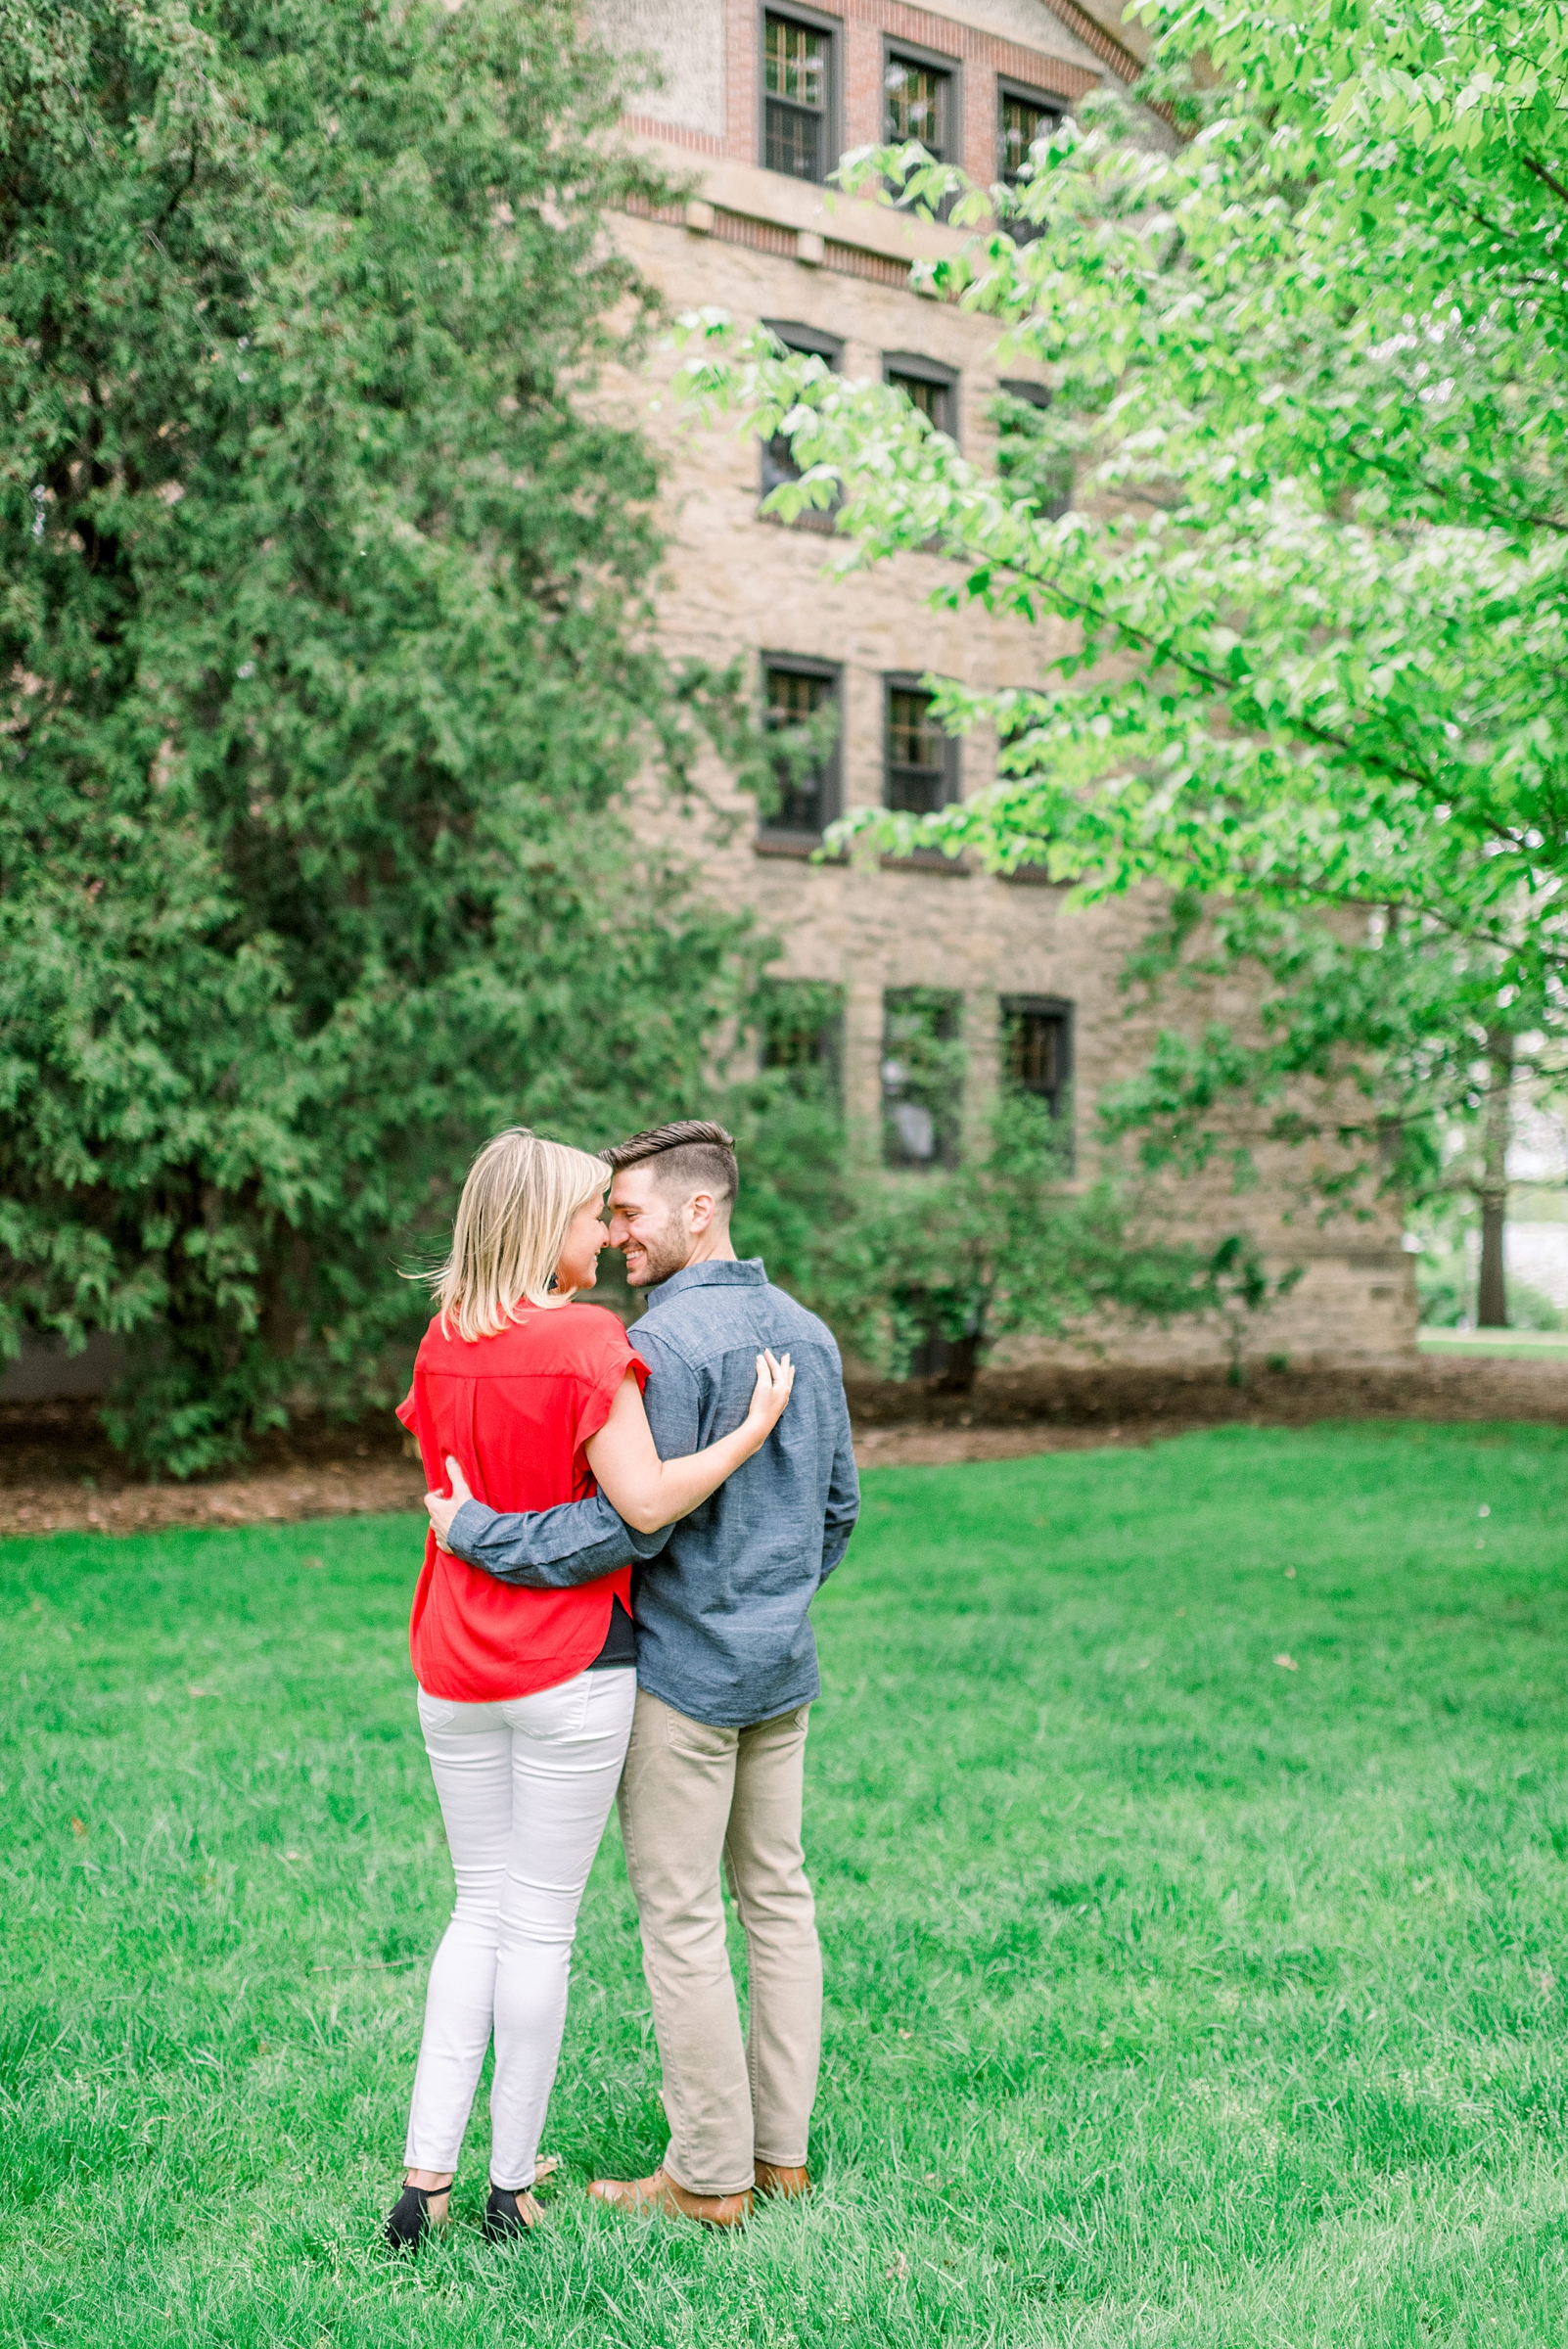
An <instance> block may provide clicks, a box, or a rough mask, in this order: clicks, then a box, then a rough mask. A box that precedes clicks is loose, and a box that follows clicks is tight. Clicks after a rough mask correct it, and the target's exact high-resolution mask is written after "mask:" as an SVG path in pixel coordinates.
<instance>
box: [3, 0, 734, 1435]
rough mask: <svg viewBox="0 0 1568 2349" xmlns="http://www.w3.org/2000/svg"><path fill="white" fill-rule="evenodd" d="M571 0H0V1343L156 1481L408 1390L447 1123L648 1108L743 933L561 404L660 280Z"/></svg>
mask: <svg viewBox="0 0 1568 2349" xmlns="http://www.w3.org/2000/svg"><path fill="white" fill-rule="evenodd" d="M618 104H619V92H618V88H617V84H616V80H615V76H614V73H613V71H612V70H611V69H610V66H609V64H608V61H607V60H606V59H605V58H604V56H603V55H602V54H601V53H599V52H598V51H597V50H596V49H595V48H594V47H593V46H592V44H591V43H589V42H587V41H585V40H584V39H583V38H582V37H581V35H580V34H579V31H578V29H577V25H576V12H575V11H574V10H573V9H572V8H571V7H570V6H568V5H566V4H565V0H530V4H529V5H528V6H527V7H524V6H521V5H518V4H517V0H466V4H465V5H464V6H463V7H462V8H461V9H459V10H457V11H455V12H453V13H449V12H448V11H447V10H446V9H444V8H442V7H439V6H436V7H431V6H426V5H423V4H422V0H396V4H395V5H393V4H392V0H215V4H214V5H212V6H209V7H204V8H202V9H200V10H198V9H194V8H192V7H190V6H188V5H185V4H183V0H145V4H138V5H132V4H131V0H69V5H67V4H66V0H41V4H39V0H26V4H25V5H23V0H0V137H3V141H4V171H3V174H0V381H3V398H4V416H5V424H4V429H3V433H0V510H3V515H4V527H5V530H6V534H7V549H8V552H7V562H6V577H5V583H4V587H3V589H0V674H3V675H4V678H5V680H6V681H5V685H4V689H3V690H4V694H5V703H6V707H5V716H4V726H3V731H0V1347H4V1348H5V1349H6V1350H8V1351H15V1348H16V1346H17V1344H18V1342H19V1338H20V1334H21V1332H22V1331H23V1330H24V1329H26V1328H29V1327H30V1328H33V1329H43V1330H59V1331H63V1332H65V1333H66V1334H67V1336H68V1337H69V1338H70V1339H71V1340H72V1341H75V1340H77V1339H79V1338H80V1336H81V1335H82V1333H83V1332H85V1331H86V1330H89V1329H92V1328H102V1329H108V1330H111V1331H115V1332H117V1333H119V1334H120V1335H121V1336H122V1337H123V1338H124V1339H125V1340H126V1342H127V1344H128V1346H129V1348H130V1359H131V1368H130V1372H129V1375H128V1377H127V1380H126V1383H125V1386H124V1389H123V1391H122V1393H121V1394H120V1395H119V1396H118V1397H117V1398H116V1399H115V1406H114V1412H113V1417H112V1424H113V1427H114V1429H115V1432H116V1433H117V1435H118V1436H119V1437H120V1438H121V1439H122V1440H123V1441H125V1442H126V1443H128V1444H130V1445H131V1446H133V1447H134V1449H135V1451H137V1453H138V1454H139V1455H140V1456H141V1457H143V1458H145V1459H147V1460H149V1461H151V1462H153V1463H158V1464H161V1465H163V1466H166V1467H167V1468H169V1469H171V1470H172V1471H174V1472H175V1473H177V1474H185V1473H189V1472H191V1471H193V1470H196V1469H199V1468H202V1467H205V1466H208V1465H209V1464H211V1463H213V1462H215V1461H218V1460H220V1459H223V1458H226V1457H228V1456H230V1455H231V1454H232V1453H233V1451H235V1449H236V1447H237V1446H238V1445H239V1444H240V1443H241V1441H242V1440H243V1437H244V1435H245V1434H246V1433H247V1432H248V1431H250V1430H254V1429H256V1428H258V1427H260V1426H262V1425H264V1424H267V1423H269V1422H273V1423H275V1422H276V1421H277V1420H278V1419H279V1418H280V1417H281V1416H282V1414H283V1412H284V1410H285V1408H286V1407H287V1405H288V1402H289V1400H290V1398H291V1397H294V1396H298V1395H301V1394H302V1395H308V1396H311V1397H314V1398H316V1399H318V1400H325V1401H327V1402H329V1403H330V1402H342V1403H353V1402H361V1401H363V1400H364V1399H366V1398H369V1397H374V1396H379V1395H385V1393H386V1392H387V1390H388V1380H389V1377H390V1376H395V1375H396V1374H397V1371H398V1370H399V1369H400V1368H402V1367H404V1366H405V1365H404V1364H402V1363H401V1362H396V1363H395V1365H394V1366H393V1367H392V1368H391V1369H390V1370H389V1368H388V1363H389V1349H392V1348H394V1347H400V1346H401V1345H402V1344H403V1343H404V1342H405V1341H406V1339H407V1337H408V1335H409V1333H410V1331H411V1329H412V1328H413V1327H415V1326H417V1323H418V1320H419V1318H420V1317H421V1314H422V1312H423V1307H422V1304H421V1300H420V1298H419V1294H418V1291H417V1289H414V1288H412V1287H410V1286H409V1285H408V1284H407V1282H406V1281H405V1280H404V1279H403V1278H402V1277H401V1273H402V1270H403V1269H404V1268H407V1267H411V1266H416V1265H417V1264H418V1263H419V1262H420V1260H421V1259H422V1258H428V1257H429V1256H430V1255H431V1254H432V1253H434V1252H437V1251H438V1249H439V1247H440V1244H441V1237H442V1233H443V1229H444V1226H445V1223H446V1220H447V1218H448V1216H449V1213H450V1207H451V1203H452V1199H453V1192H454V1184H455V1183H456V1182H457V1181H458V1179H459V1178H460V1176H461V1174H462V1171H463V1168H464V1166H465V1163H466V1160H467V1158H468V1155H469V1154H470V1152H471V1150H472V1149H473V1147H474V1146H475V1144H476V1143H477V1142H478V1141H479V1140H480V1139H482V1138H483V1137H484V1134H485V1133H486V1132H487V1131H488V1130H490V1129H493V1128H495V1127H496V1126H498V1125H500V1124H502V1123H507V1122H512V1121H515V1120H519V1119H523V1120H528V1121H530V1122H533V1123H537V1124H541V1125H543V1126H545V1127H546V1128H551V1129H553V1130H556V1131H560V1132H563V1133H566V1134H570V1135H571V1136H573V1137H574V1138H577V1139H581V1140H584V1141H589V1142H592V1141H596V1140H598V1139H601V1138H604V1137H605V1136H606V1135H608V1134H610V1133H612V1132H614V1131H615V1130H617V1129H620V1130H625V1128H626V1127H627V1126H628V1125H632V1124H636V1123H639V1122H642V1121H643V1120H644V1119H645V1118H646V1117H647V1116H649V1115H654V1114H657V1115H669V1114H672V1111H673V1109H674V1108H675V1107H676V1106H677V1105H686V1104H689V1103H690V1102H691V1100H692V1099H693V1097H694V1095H695V1093H696V1091H697V1090H698V1088H699V1085H700V1082H701V1077H702V1073H703V1068H702V1054H703V1050H704V1039H705V1036H706V1035H707V1034H708V1032H709V1030H710V1028H711V1026H712V1023H713V1020H714V1018H715V1016H716V1015H717V1014H718V1013H719V1012H720V1011H721V1010H723V1009H724V1008H725V1007H726V1006H728V1005H729V1004H730V1003H731V1001H732V999H733V995H734V984H735V974H734V967H733V951H732V950H733V947H734V944H735V942H736V938H737V925H736V924H735V923H734V922H732V921H731V920H730V919H729V918H728V917H727V916H724V915H722V914H720V913H718V912H716V911H714V910H712V909H709V908H707V907H705V905H704V904H703V902H702V901H701V899H699V898H693V897H692V896H691V895H690V893H689V892H688V891H687V890H686V889H685V888H684V885H683V880H682V876H681V875H680V874H679V872H678V871H677V870H676V869H675V868H674V867H672V866H671V865H669V863H668V862H666V861H665V860H663V859H662V858H661V856H660V855H659V854H658V853H657V852H654V851H652V850H650V849H649V848H648V847H647V845H646V844H643V843H639V842H637V841H636V840H635V839H634V838H633V837H632V834H631V832H630V829H629V827H628V821H627V818H626V816H625V814H624V812H623V801H622V792H623V786H624V784H625V783H626V781H627V779H628V778H629V777H630V776H631V775H632V774H633V773H634V772H635V771H636V770H638V769H639V768H640V767H642V766H644V765H645V764H646V763H647V762H648V761H649V760H656V761H659V760H662V761H663V763H664V765H665V767H666V768H667V770H669V771H674V772H676V773H678V772H679V771H680V769H681V765H682V761H683V760H684V757H685V753H686V746H687V743H688V741H689V738H690V736H691V732H692V723H693V714H694V712H695V711H696V709H697V704H698V701H700V699H701V696H700V695H696V696H694V694H693V693H688V692H684V691H683V689H682V688H681V686H680V684H679V681H677V680H675V679H673V678H672V677H671V676H670V675H669V673H667V671H666V669H665V668H664V667H663V666H662V664H661V662H660V661H659V659H658V657H657V655H656V653H655V652H654V651H653V650H652V649H650V638H649V633H648V622H649V617H650V616H649V609H648V604H647V601H646V596H647V586H648V581H649V578H650V576H651V574H652V571H653V569H654V566H655V564H656V561H657V557H658V552H659V548H658V541H657V538H656V535H655V533H654V530H653V527H652V524H651V522H650V519H649V511H650V500H651V498H652V496H653V493H654V490H655V485H656V484H655V474H654V468H653V465H652V462H651V460H650V457H649V454H648V451H647V448H646V447H645V445H644V443H643V442H642V440H641V439H640V438H639V437H638V436H637V434H636V433H635V432H634V431H631V430H627V429H624V428H623V427H622V426H619V425H616V424H614V423H607V422H605V421H604V420H603V418H602V416H601V415H600V414H599V413H598V412H597V411H596V409H595V408H594V406H593V404H592V401H591V399H590V398H588V397H587V396H586V395H587V394H588V392H589V391H590V390H591V386H592V382H593V378H594V374H595V371H596V369H598V368H599V367H600V366H601V365H602V363H604V362H605V361H607V360H612V359H620V358H624V357H627V356H634V355H635V352H636V349H637V346H638V342H639V338H640V336H641V334H642V332H643V330H644V329H645V327H646V325H647V324H648V322H649V319H650V317H651V315H652V303H651V298H650V297H649V295H648V293H647V291H646V290H645V289H644V288H642V287H641V286H640V285H639V284H638V283H637V282H636V281H635V279H634V277H633V276H632V274H631V272H630V271H629V270H628V269H627V268H626V267H625V266H624V265H623V263H622V262H620V261H619V260H618V259H616V258H615V257H614V254H613V253H612V252H611V251H610V250H609V247H608V245H607V243H606V240H605V239H604V236H603V234H602V226H601V219H602V212H603V207H605V205H606V204H607V203H613V202H621V201H624V200H626V199H627V198H628V197H632V196H635V195H639V194H640V195H641V196H643V197H646V198H648V199H649V200H650V201H653V200H657V199H659V198H660V196H661V194H662V191H661V189H660V188H659V186H658V184H657V183H656V182H655V181H653V180H652V179H650V178H649V177H648V176H647V174H646V172H645V171H644V169H643V166H641V165H640V164H638V163H636V162H635V161H631V160H629V159H627V158H626V157H624V156H623V155H620V154H618V153H617V152H616V151H615V149H614V148H613V146H612V145H611V144H609V143H607V138H606V133H607V131H608V129H609V128H610V126H611V125H612V124H613V122H614V119H615V116H616V113H617V109H618Z"/></svg>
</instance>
